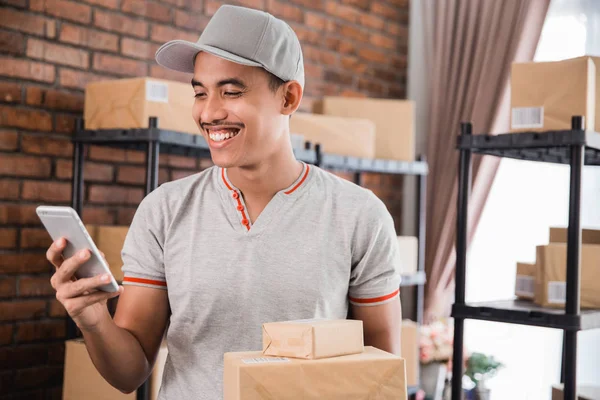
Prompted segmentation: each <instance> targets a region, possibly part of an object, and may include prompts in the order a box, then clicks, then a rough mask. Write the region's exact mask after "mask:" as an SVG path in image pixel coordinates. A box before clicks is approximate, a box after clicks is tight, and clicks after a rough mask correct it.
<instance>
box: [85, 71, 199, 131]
mask: <svg viewBox="0 0 600 400" xmlns="http://www.w3.org/2000/svg"><path fill="white" fill-rule="evenodd" d="M193 104H194V92H193V90H192V87H191V86H190V84H189V83H188V84H184V83H181V82H174V81H168V80H163V79H155V78H149V77H141V78H127V79H115V80H106V81H99V82H93V83H89V84H88V85H87V86H86V88H85V106H84V113H83V115H84V119H85V128H86V129H130V128H147V127H148V118H149V117H157V118H158V127H159V128H161V129H168V130H173V131H178V132H186V133H191V134H195V135H199V134H200V130H199V128H198V126H197V125H196V122H195V121H194V119H193V118H192V106H193Z"/></svg>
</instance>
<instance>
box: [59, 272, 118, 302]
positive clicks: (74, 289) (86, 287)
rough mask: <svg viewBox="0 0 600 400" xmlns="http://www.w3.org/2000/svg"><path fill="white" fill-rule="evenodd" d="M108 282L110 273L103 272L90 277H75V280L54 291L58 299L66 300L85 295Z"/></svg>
mask: <svg viewBox="0 0 600 400" xmlns="http://www.w3.org/2000/svg"><path fill="white" fill-rule="evenodd" d="M109 282H110V275H108V274H103V275H98V276H94V277H92V278H84V279H77V280H76V281H75V282H69V284H68V285H64V286H63V287H61V288H60V289H59V291H58V292H57V293H56V297H57V298H58V300H67V299H70V298H73V297H79V296H82V295H87V294H88V293H92V292H95V291H96V290H97V289H98V288H99V287H100V286H104V285H106V284H107V283H109Z"/></svg>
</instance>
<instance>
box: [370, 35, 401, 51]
mask: <svg viewBox="0 0 600 400" xmlns="http://www.w3.org/2000/svg"><path fill="white" fill-rule="evenodd" d="M370 42H371V44H372V45H374V46H377V47H383V48H385V49H388V50H394V49H395V48H396V41H395V40H394V39H391V38H389V37H387V36H384V35H379V34H376V33H373V34H371V37H370Z"/></svg>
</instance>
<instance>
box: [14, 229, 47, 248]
mask: <svg viewBox="0 0 600 400" xmlns="http://www.w3.org/2000/svg"><path fill="white" fill-rule="evenodd" d="M51 244H52V238H51V237H50V235H49V234H48V232H46V230H45V229H38V228H21V248H22V249H47V248H48V247H50V245H51Z"/></svg>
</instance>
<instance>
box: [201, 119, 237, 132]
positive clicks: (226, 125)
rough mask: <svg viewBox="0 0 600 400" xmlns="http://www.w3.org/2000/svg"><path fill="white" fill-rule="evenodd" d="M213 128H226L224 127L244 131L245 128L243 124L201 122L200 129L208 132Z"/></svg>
mask: <svg viewBox="0 0 600 400" xmlns="http://www.w3.org/2000/svg"><path fill="white" fill-rule="evenodd" d="M213 126H224V127H230V128H239V129H242V128H243V127H244V124H242V123H240V122H227V121H215V122H211V123H205V122H201V123H200V127H201V128H202V129H204V130H206V129H207V128H210V127H213Z"/></svg>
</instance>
